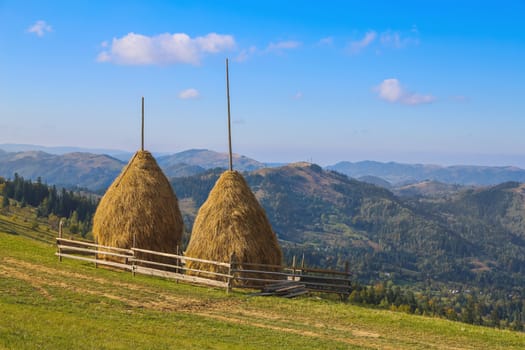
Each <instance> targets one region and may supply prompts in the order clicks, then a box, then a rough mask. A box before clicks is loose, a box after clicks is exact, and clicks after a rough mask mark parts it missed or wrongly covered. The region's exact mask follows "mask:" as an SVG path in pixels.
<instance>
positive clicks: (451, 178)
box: [0, 144, 525, 190]
mask: <svg viewBox="0 0 525 350" xmlns="http://www.w3.org/2000/svg"><path fill="white" fill-rule="evenodd" d="M2 147H4V148H7V149H26V150H27V149H31V148H33V149H32V150H30V151H23V152H16V153H19V155H18V156H16V157H19V158H25V159H26V161H25V162H24V161H21V160H18V161H16V162H14V160H13V159H11V160H6V159H7V158H13V157H15V156H13V154H14V153H13V152H5V151H6V150H5V149H4V150H3V151H2ZM42 149H47V150H49V152H44V151H42ZM68 150H84V151H85V149H81V148H75V147H44V146H34V145H14V144H3V145H1V144H0V157H1V158H2V159H3V160H2V159H0V176H4V177H11V176H13V174H14V172H18V173H19V174H20V175H22V176H24V177H27V178H33V177H34V176H40V177H42V178H45V179H47V181H48V183H50V184H60V185H67V186H80V187H85V188H88V189H91V190H100V189H105V187H104V186H105V184H106V183H111V181H112V180H113V179H114V178H115V177H116V175H117V174H118V171H117V172H116V173H115V169H116V168H119V167H120V168H122V166H123V165H124V164H125V163H126V162H127V161H128V160H129V158H130V157H131V155H132V153H130V152H127V153H126V151H118V150H103V149H99V150H93V151H96V152H97V153H95V154H93V153H89V152H66V153H63V152H65V151H68ZM105 151H108V152H105ZM35 152H36V153H35ZM39 152H40V153H39ZM99 152H105V153H102V154H100V153H99ZM29 154H32V156H31V157H30V156H29ZM68 154H69V155H71V154H77V155H79V154H91V156H92V157H96V156H105V157H109V158H111V159H113V160H114V161H116V162H117V163H114V164H113V163H112V164H111V165H110V164H109V163H107V164H108V166H109V169H107V171H102V169H101V168H100V167H99V168H97V169H93V173H92V174H90V175H91V176H93V179H84V178H83V177H82V176H83V174H84V172H85V171H86V167H88V166H89V164H90V163H86V164H82V165H81V164H80V163H78V164H77V165H78V166H79V169H82V170H78V171H77V170H75V169H76V168H75V167H71V162H72V159H71V158H74V157H75V156H68V157H65V156H66V155H68ZM28 157H29V158H28ZM61 157H65V158H64V161H65V162H66V164H61V159H62V158H61ZM86 157H87V156H83V157H80V158H79V160H78V161H80V159H87V158H89V157H87V158H86ZM155 157H156V159H157V161H158V163H159V165H160V167H161V168H162V169H163V170H164V172H165V173H166V175H167V176H168V177H181V176H192V175H196V174H199V173H202V172H204V171H206V170H207V169H213V168H222V169H226V168H227V167H228V163H229V162H228V154H227V153H220V152H215V151H211V150H206V149H191V150H186V151H182V152H178V153H175V154H171V155H166V154H155ZM30 158H31V159H32V163H31V164H24V163H27V162H28V159H30ZM51 159H52V162H51V163H49V162H50V160H51ZM100 159H102V158H100ZM4 162H7V163H4ZM42 162H43V163H42ZM41 163H42V164H41ZM51 164H52V167H54V168H61V167H62V166H69V170H68V171H69V173H68V174H69V175H68V176H69V177H65V176H59V175H60V174H58V173H54V172H52V173H51V174H48V171H50V170H49V169H50V166H51ZM67 164H69V165H67ZM91 164H93V163H91ZM233 165H234V168H235V169H236V170H239V171H254V170H258V169H263V168H266V167H276V166H283V165H285V164H279V163H263V162H259V161H257V160H255V159H252V158H249V157H246V156H243V155H238V154H234V156H233ZM97 166H98V165H97ZM39 169H40V170H39ZM325 169H328V170H334V171H337V172H340V173H342V174H345V175H347V176H350V177H352V178H356V179H360V180H363V181H365V182H369V183H372V184H375V185H378V186H381V187H384V188H397V187H400V186H404V185H408V184H414V183H420V182H425V181H436V182H440V183H443V184H453V185H472V186H487V185H495V184H499V183H503V182H507V181H517V182H525V170H524V169H520V168H517V167H511V166H508V167H489V166H462V165H458V166H448V167H445V166H439V165H427V164H402V163H396V162H389V163H381V162H375V161H361V162H355V163H352V162H346V161H345V162H339V163H337V164H335V165H331V166H327V167H326V168H325ZM96 177H100V179H98V180H97V181H95V178H96ZM93 186H102V187H101V188H94V187H93Z"/></svg>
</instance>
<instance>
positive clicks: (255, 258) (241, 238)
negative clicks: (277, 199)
mask: <svg viewBox="0 0 525 350" xmlns="http://www.w3.org/2000/svg"><path fill="white" fill-rule="evenodd" d="M232 254H235V259H236V261H237V263H238V264H240V266H242V265H243V263H244V264H246V263H251V264H269V265H281V260H282V253H281V248H280V247H279V243H278V241H277V237H276V235H275V233H274V232H273V230H272V227H271V225H270V222H269V221H268V218H267V217H266V213H265V211H264V209H263V208H262V207H261V205H260V204H259V202H258V201H257V198H255V195H254V194H253V193H252V191H251V190H250V187H249V186H248V184H247V183H246V181H245V180H244V178H243V177H242V175H241V174H240V173H238V172H237V171H231V170H230V171H226V172H224V173H223V174H222V175H221V177H220V178H219V179H218V180H217V182H216V184H215V186H214V187H213V189H212V190H211V192H210V194H209V196H208V199H207V200H206V202H204V204H203V205H202V207H201V208H200V209H199V212H198V214H197V217H196V218H195V223H194V225H193V231H192V234H191V239H190V242H189V245H188V248H187V249H186V256H188V257H192V258H199V259H205V260H213V261H219V262H229V261H230V257H231V255H232ZM188 265H189V267H190V268H193V269H198V270H206V271H217V270H216V269H213V268H212V267H210V265H207V264H199V263H195V262H193V263H188ZM249 269H252V270H253V269H254V267H250V268H249ZM267 270H273V269H267ZM259 278H260V277H259Z"/></svg>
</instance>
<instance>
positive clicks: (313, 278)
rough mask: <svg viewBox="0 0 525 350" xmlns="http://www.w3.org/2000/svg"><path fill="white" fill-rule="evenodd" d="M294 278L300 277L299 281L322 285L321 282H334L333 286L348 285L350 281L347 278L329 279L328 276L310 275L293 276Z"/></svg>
mask: <svg viewBox="0 0 525 350" xmlns="http://www.w3.org/2000/svg"><path fill="white" fill-rule="evenodd" d="M295 276H296V277H300V278H301V281H305V282H319V283H324V282H323V281H327V282H334V284H337V283H339V282H340V283H341V284H344V283H349V282H350V279H348V278H337V277H329V276H312V275H295Z"/></svg>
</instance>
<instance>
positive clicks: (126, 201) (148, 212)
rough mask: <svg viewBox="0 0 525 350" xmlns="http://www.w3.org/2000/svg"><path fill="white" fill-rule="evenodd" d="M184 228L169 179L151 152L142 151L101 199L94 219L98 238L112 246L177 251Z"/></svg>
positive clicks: (100, 241) (102, 243)
mask: <svg viewBox="0 0 525 350" xmlns="http://www.w3.org/2000/svg"><path fill="white" fill-rule="evenodd" d="M182 231H183V221H182V215H181V213H180V209H179V205H178V202H177V197H176V196H175V193H174V192H173V189H172V187H171V185H170V183H169V181H168V179H167V178H166V176H165V175H164V173H163V172H162V170H161V169H160V167H159V166H158V164H157V162H156V161H155V158H153V156H152V155H151V153H149V152H148V151H144V150H141V151H138V152H137V153H135V155H134V156H133V158H131V160H130V161H129V163H128V165H127V166H126V167H125V168H124V169H123V170H122V173H121V174H120V175H119V176H118V177H117V178H116V179H115V181H114V182H113V184H111V186H110V187H109V188H108V190H107V192H106V194H105V195H104V197H102V199H101V200H100V203H99V205H98V208H97V211H96V213H95V216H94V218H93V235H94V236H95V239H96V240H97V242H98V244H101V245H106V246H111V247H118V248H131V247H133V245H134V246H135V247H136V248H142V249H148V250H155V251H161V252H165V253H176V250H177V246H178V245H179V244H180V241H181V237H182ZM156 260H162V259H156Z"/></svg>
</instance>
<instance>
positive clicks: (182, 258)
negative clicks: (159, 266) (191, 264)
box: [131, 248, 230, 267]
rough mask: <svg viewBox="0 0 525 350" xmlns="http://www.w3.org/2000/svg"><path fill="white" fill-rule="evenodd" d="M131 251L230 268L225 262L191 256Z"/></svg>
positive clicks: (145, 250) (144, 250)
mask: <svg viewBox="0 0 525 350" xmlns="http://www.w3.org/2000/svg"><path fill="white" fill-rule="evenodd" d="M131 250H133V251H136V252H142V253H148V254H153V255H160V256H166V257H169V258H175V259H180V260H181V261H182V262H183V263H185V262H186V260H189V261H195V262H200V263H205V264H211V265H216V266H223V267H230V264H229V263H224V262H219V261H213V260H204V259H197V258H191V257H189V256H183V255H176V254H169V253H161V252H156V251H153V250H147V249H139V248H131Z"/></svg>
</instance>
